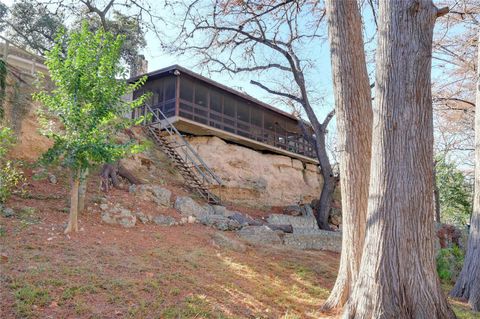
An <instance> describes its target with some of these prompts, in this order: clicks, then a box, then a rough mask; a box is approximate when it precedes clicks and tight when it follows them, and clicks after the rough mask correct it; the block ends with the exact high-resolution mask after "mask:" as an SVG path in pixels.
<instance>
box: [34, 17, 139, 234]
mask: <svg viewBox="0 0 480 319" xmlns="http://www.w3.org/2000/svg"><path fill="white" fill-rule="evenodd" d="M123 40H124V37H123V36H116V37H115V36H114V35H112V34H111V33H109V32H104V31H103V30H102V29H99V30H98V31H97V32H95V33H92V32H91V31H89V26H88V24H87V23H83V25H82V27H81V29H80V31H78V32H73V33H71V34H69V35H64V34H62V33H60V34H59V35H58V36H57V41H56V43H55V45H54V46H53V48H52V49H51V50H50V51H49V52H48V53H47V61H46V65H47V66H48V68H49V71H50V77H51V80H52V81H53V83H54V85H55V89H54V90H53V91H51V92H45V91H44V92H40V93H37V94H35V95H34V98H35V99H36V100H38V101H40V102H42V104H43V105H44V110H45V111H46V112H45V114H53V115H54V116H56V118H58V120H59V121H60V124H61V125H60V126H61V129H52V128H51V125H48V123H46V121H44V124H45V126H44V127H45V131H44V133H45V135H46V136H47V137H49V138H51V139H52V140H53V141H54V145H53V146H52V147H51V148H50V149H49V150H48V151H47V152H46V153H45V154H44V155H43V160H44V161H46V162H49V163H52V162H55V163H57V162H60V163H61V164H62V165H64V166H65V167H68V168H69V169H70V171H71V175H72V189H71V196H70V197H71V201H70V217H69V222H68V226H67V228H66V230H65V233H68V232H70V231H72V230H73V231H77V230H78V225H77V215H78V201H79V198H78V193H79V184H80V181H81V179H83V178H85V175H86V174H85V173H86V172H87V171H88V169H89V168H90V167H91V166H92V165H95V164H101V163H111V162H114V161H116V160H118V159H120V158H122V157H125V156H127V155H128V154H132V153H136V152H139V151H141V150H142V145H139V144H136V143H135V142H133V141H128V142H122V141H119V140H118V138H116V134H117V133H118V132H120V131H122V130H124V129H126V128H128V127H130V126H132V125H134V124H136V123H134V122H133V121H132V120H130V119H128V118H127V117H126V116H125V115H126V114H129V112H130V111H131V110H132V109H133V108H135V107H138V106H140V105H142V104H143V103H144V101H145V99H146V96H142V97H140V98H138V99H136V100H134V101H126V100H124V99H122V96H125V95H126V94H129V93H131V92H132V91H133V90H135V89H137V88H138V87H140V86H141V85H143V84H144V83H145V80H146V78H142V79H140V80H139V81H137V82H135V83H133V84H128V83H127V82H126V81H125V78H126V72H125V69H124V68H123V67H122V66H121V64H120V58H121V47H122V42H123ZM138 121H141V119H140V120H138Z"/></svg>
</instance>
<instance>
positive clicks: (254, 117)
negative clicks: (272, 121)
mask: <svg viewBox="0 0 480 319" xmlns="http://www.w3.org/2000/svg"><path fill="white" fill-rule="evenodd" d="M250 123H252V124H253V125H256V126H258V127H263V112H262V110H261V109H259V108H258V107H255V106H252V108H251V109H250Z"/></svg>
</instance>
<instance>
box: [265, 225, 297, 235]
mask: <svg viewBox="0 0 480 319" xmlns="http://www.w3.org/2000/svg"><path fill="white" fill-rule="evenodd" d="M265 226H267V227H268V228H270V229H271V230H279V231H281V232H284V233H293V227H292V225H272V224H265Z"/></svg>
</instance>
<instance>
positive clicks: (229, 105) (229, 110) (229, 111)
mask: <svg viewBox="0 0 480 319" xmlns="http://www.w3.org/2000/svg"><path fill="white" fill-rule="evenodd" d="M223 114H225V115H227V116H230V117H233V118H235V100H234V99H233V98H231V97H230V96H224V98H223Z"/></svg>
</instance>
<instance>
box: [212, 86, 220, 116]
mask: <svg viewBox="0 0 480 319" xmlns="http://www.w3.org/2000/svg"><path fill="white" fill-rule="evenodd" d="M222 100H223V96H222V94H221V93H219V92H217V91H210V109H211V110H213V111H215V112H218V113H222V112H223V108H222Z"/></svg>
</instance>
